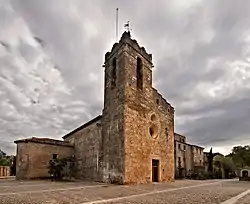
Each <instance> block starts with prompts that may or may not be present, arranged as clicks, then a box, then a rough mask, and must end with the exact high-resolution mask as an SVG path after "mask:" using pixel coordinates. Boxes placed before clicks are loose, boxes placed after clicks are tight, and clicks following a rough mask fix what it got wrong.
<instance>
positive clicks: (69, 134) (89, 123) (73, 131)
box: [62, 115, 102, 139]
mask: <svg viewBox="0 0 250 204" xmlns="http://www.w3.org/2000/svg"><path fill="white" fill-rule="evenodd" d="M101 119H102V115H98V116H96V117H95V118H93V119H92V120H90V121H88V122H87V123H84V124H83V125H81V126H80V127H78V128H76V129H74V130H72V131H71V132H69V133H68V134H66V135H64V136H63V137H62V138H63V139H65V138H67V137H69V136H71V135H73V134H74V133H76V132H78V131H80V130H82V129H84V128H86V127H88V126H89V125H91V124H92V123H94V122H97V121H98V120H101Z"/></svg>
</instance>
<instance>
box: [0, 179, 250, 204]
mask: <svg viewBox="0 0 250 204" xmlns="http://www.w3.org/2000/svg"><path fill="white" fill-rule="evenodd" d="M249 189H250V182H239V181H237V180H227V181H226V180H207V181H190V180H180V181H175V182H174V183H169V184H167V183H158V184H143V185H133V186H115V185H106V184H102V183H94V182H50V181H23V182H21V181H15V180H0V204H2V203H5V204H12V203H13V204H18V203H22V204H31V203H32V204H38V203H39V204H40V203H50V204H73V203H74V204H84V203H85V204H94V203H109V204H112V203H113V204H114V203H120V204H134V203H141V204H144V203H145V204H151V203H152V204H168V203H169V204H196V203H197V204H199V203H206V204H212V203H213V204H214V203H223V202H224V203H223V204H233V203H232V202H231V201H230V202H231V203H225V202H227V201H226V200H229V199H231V198H233V197H235V196H237V195H239V194H241V193H243V192H245V191H247V190H249ZM228 202H229V201H228ZM234 203H235V204H250V192H249V194H246V195H245V196H244V197H243V198H239V199H238V201H236V202H234Z"/></svg>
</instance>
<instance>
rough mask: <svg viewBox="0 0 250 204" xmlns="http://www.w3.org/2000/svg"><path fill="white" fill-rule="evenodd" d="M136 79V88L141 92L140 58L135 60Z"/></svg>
mask: <svg viewBox="0 0 250 204" xmlns="http://www.w3.org/2000/svg"><path fill="white" fill-rule="evenodd" d="M136 75H137V76H136V78H137V88H138V89H141V90H142V86H143V71H142V60H141V58H140V57H138V58H137V67H136Z"/></svg>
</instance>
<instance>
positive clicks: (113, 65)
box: [111, 57, 116, 87]
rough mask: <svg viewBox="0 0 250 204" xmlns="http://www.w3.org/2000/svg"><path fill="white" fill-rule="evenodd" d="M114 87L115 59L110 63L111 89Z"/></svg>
mask: <svg viewBox="0 0 250 204" xmlns="http://www.w3.org/2000/svg"><path fill="white" fill-rule="evenodd" d="M115 86H116V57H115V58H114V59H113V61H112V76H111V87H115Z"/></svg>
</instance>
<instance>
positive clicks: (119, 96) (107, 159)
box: [100, 44, 125, 183]
mask: <svg viewBox="0 0 250 204" xmlns="http://www.w3.org/2000/svg"><path fill="white" fill-rule="evenodd" d="M119 46H120V47H119ZM119 46H118V44H115V45H114V46H113V49H112V50H113V52H112V53H110V54H108V53H107V54H106V56H105V91H104V92H105V94H104V109H103V120H102V136H103V138H102V142H101V145H100V149H101V152H102V153H103V154H102V157H101V161H102V169H103V172H102V173H103V174H102V177H103V180H104V181H105V182H116V183H123V177H124V154H125V153H124V130H123V129H124V60H125V59H124V53H123V46H124V45H123V44H120V45H119ZM115 58H116V80H115V83H116V84H115V86H112V83H111V81H112V69H113V63H112V62H113V60H114V59H115Z"/></svg>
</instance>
